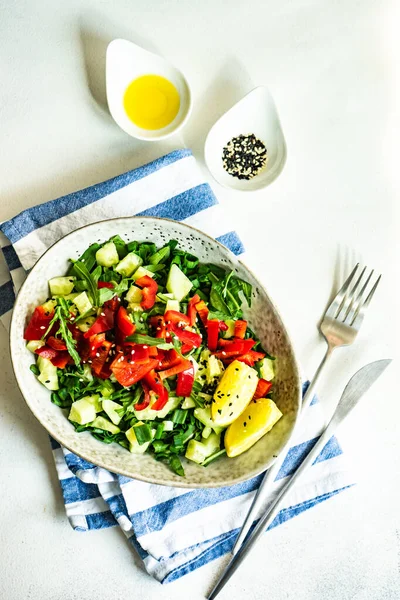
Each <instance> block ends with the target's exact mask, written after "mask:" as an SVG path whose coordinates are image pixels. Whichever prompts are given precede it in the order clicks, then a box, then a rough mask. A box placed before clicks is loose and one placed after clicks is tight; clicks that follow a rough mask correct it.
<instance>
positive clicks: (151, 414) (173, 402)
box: [133, 397, 181, 421]
mask: <svg viewBox="0 0 400 600" xmlns="http://www.w3.org/2000/svg"><path fill="white" fill-rule="evenodd" d="M180 403H181V400H180V398H176V397H172V398H168V402H167V404H166V405H165V406H164V408H162V409H161V410H153V409H152V408H151V406H152V404H154V402H152V403H151V404H150V406H148V407H147V408H144V409H143V410H135V407H133V409H134V410H133V412H134V413H135V417H137V418H138V419H141V420H142V421H154V419H156V418H157V417H158V418H159V419H163V418H164V417H166V416H167V415H168V413H170V412H171V411H173V410H175V409H176V408H178V407H179V405H180Z"/></svg>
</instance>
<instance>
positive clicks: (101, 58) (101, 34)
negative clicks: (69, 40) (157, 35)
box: [79, 11, 158, 117]
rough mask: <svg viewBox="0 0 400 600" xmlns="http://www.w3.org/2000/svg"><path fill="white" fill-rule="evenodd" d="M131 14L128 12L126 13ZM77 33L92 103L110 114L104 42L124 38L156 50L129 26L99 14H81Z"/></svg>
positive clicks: (104, 112) (154, 50)
mask: <svg viewBox="0 0 400 600" xmlns="http://www.w3.org/2000/svg"><path fill="white" fill-rule="evenodd" d="M130 18H131V15H130ZM79 36H80V41H81V49H82V55H83V60H84V67H85V74H86V81H87V85H88V89H89V91H90V93H91V95H92V97H93V100H94V101H95V103H96V105H97V106H98V107H99V108H100V109H101V112H102V113H103V114H107V116H108V117H110V114H109V111H108V105H107V91H106V55H107V46H108V44H109V43H110V42H111V41H112V40H115V39H119V38H122V39H126V40H128V41H131V42H134V43H135V44H138V45H139V46H142V47H143V48H145V49H146V50H149V51H150V52H155V53H158V51H157V48H156V47H155V46H154V45H153V44H152V43H151V42H149V41H148V40H147V39H145V38H143V37H142V36H141V35H140V34H138V33H136V32H135V31H133V30H132V29H131V28H128V27H126V26H121V25H120V24H118V25H117V24H116V23H113V22H112V21H110V20H109V19H107V18H106V17H105V16H104V15H103V14H101V15H100V14H98V15H96V14H93V12H92V11H91V12H90V14H87V15H84V16H82V17H81V19H80V22H79Z"/></svg>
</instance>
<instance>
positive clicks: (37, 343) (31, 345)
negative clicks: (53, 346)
mask: <svg viewBox="0 0 400 600" xmlns="http://www.w3.org/2000/svg"><path fill="white" fill-rule="evenodd" d="M45 344H46V342H44V341H43V340H31V341H30V342H28V343H27V344H26V347H27V349H28V350H29V352H33V354H34V353H35V350H37V349H38V348H42V347H43V346H44V345H45Z"/></svg>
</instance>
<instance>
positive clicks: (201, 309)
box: [196, 300, 210, 325]
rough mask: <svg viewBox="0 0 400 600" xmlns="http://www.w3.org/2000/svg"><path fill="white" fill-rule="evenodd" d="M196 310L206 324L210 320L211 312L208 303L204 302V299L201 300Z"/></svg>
mask: <svg viewBox="0 0 400 600" xmlns="http://www.w3.org/2000/svg"><path fill="white" fill-rule="evenodd" d="M196 310H197V312H198V313H199V317H200V319H201V322H202V323H203V325H205V324H206V323H207V321H208V313H209V312H210V311H209V310H208V308H207V305H206V303H205V302H204V300H200V302H198V303H197V304H196Z"/></svg>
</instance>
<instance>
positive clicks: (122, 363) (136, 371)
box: [111, 355, 158, 387]
mask: <svg viewBox="0 0 400 600" xmlns="http://www.w3.org/2000/svg"><path fill="white" fill-rule="evenodd" d="M157 365H158V360H157V359H156V358H150V359H149V360H148V362H147V363H145V364H137V363H132V362H130V361H128V359H127V357H125V356H124V355H119V356H117V357H116V358H115V359H114V361H113V362H112V363H111V371H112V372H113V373H114V375H115V377H116V379H117V381H118V382H119V383H120V384H121V385H123V386H124V387H130V386H131V385H133V384H134V383H137V382H138V381H140V380H141V379H143V377H144V376H145V375H146V373H148V372H149V371H151V370H152V369H155V368H156V366H157Z"/></svg>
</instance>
